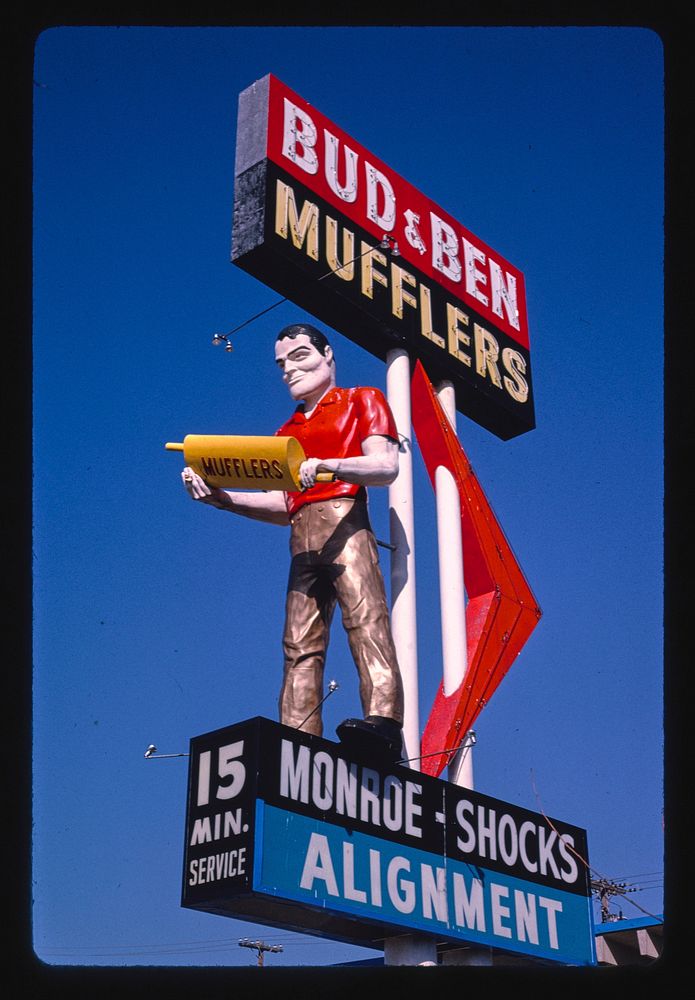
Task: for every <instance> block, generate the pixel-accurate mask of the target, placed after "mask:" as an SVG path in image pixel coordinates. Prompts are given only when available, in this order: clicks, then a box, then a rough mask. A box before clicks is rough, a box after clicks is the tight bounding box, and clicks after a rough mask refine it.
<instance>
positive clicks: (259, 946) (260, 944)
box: [239, 938, 282, 968]
mask: <svg viewBox="0 0 695 1000" xmlns="http://www.w3.org/2000/svg"><path fill="white" fill-rule="evenodd" d="M239 945H240V947H241V948H255V950H256V951H257V953H258V963H257V964H258V965H259V966H260V967H261V968H262V967H263V952H265V951H282V945H281V944H266V943H265V941H250V940H249V938H241V940H240V941H239Z"/></svg>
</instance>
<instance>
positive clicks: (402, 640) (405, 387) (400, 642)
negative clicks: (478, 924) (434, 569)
mask: <svg viewBox="0 0 695 1000" xmlns="http://www.w3.org/2000/svg"><path fill="white" fill-rule="evenodd" d="M386 393H387V396H388V401H389V406H390V407H391V410H392V412H393V416H394V419H395V421H396V429H397V430H398V436H399V441H400V457H399V471H398V477H397V479H396V480H395V481H394V482H393V483H392V484H391V486H389V522H390V529H391V545H392V546H393V548H392V549H391V630H392V632H393V641H394V644H395V647H396V653H397V655H398V665H399V667H400V672H401V677H402V678H403V700H404V718H403V742H404V756H405V757H408V758H413V757H414V758H417V757H418V755H419V754H420V752H421V751H420V714H419V698H418V672H417V614H416V612H417V607H416V600H415V518H414V511H413V452H412V425H411V416H410V358H409V356H408V352H407V351H405V350H403V349H401V348H395V349H394V350H392V351H389V353H388V356H387V358H386ZM412 766H413V767H414V768H416V769H417V770H419V769H420V761H419V760H417V759H416V760H413V761H412ZM384 964H385V965H436V964H437V945H436V942H435V939H434V938H432V937H429V936H426V935H420V934H406V935H402V936H398V937H393V938H387V939H386V940H385V941H384Z"/></svg>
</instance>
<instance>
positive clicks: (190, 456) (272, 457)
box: [164, 434, 335, 491]
mask: <svg viewBox="0 0 695 1000" xmlns="http://www.w3.org/2000/svg"><path fill="white" fill-rule="evenodd" d="M164 447H165V448H166V449H167V451H182V452H183V457H184V461H185V463H186V465H189V466H190V467H191V468H192V469H194V470H195V472H197V473H198V475H199V476H202V478H203V479H204V480H205V482H206V483H207V484H208V485H209V486H219V487H221V488H222V489H237V490H290V491H296V490H300V489H301V488H302V487H301V485H300V482H299V466H300V465H301V464H302V462H303V461H304V459H305V458H306V455H305V454H304V449H303V448H302V446H301V444H300V443H299V441H298V440H297V439H296V438H293V437H274V436H273V437H257V436H253V435H234V434H187V435H186V437H185V438H184V439H183V442H180V443H179V442H176V441H169V442H167V444H165V446H164ZM316 478H317V480H318V481H319V482H322V483H330V482H332V481H333V480H334V479H335V476H334V475H333V473H332V472H320V473H319V474H318V476H317V477H316Z"/></svg>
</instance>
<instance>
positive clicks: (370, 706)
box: [182, 324, 403, 760]
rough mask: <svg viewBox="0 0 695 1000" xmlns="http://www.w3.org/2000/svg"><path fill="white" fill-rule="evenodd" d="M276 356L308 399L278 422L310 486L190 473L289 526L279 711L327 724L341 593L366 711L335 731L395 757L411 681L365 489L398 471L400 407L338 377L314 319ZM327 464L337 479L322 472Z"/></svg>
mask: <svg viewBox="0 0 695 1000" xmlns="http://www.w3.org/2000/svg"><path fill="white" fill-rule="evenodd" d="M275 360H276V363H277V365H278V367H279V369H280V371H281V373H282V378H283V380H284V382H285V383H286V384H287V387H288V388H289V391H290V395H291V396H292V398H293V399H294V400H297V401H300V400H301V401H302V402H301V403H299V405H298V406H297V408H296V409H295V411H294V413H293V414H292V416H291V417H290V418H289V420H288V421H287V422H286V423H285V424H284V425H283V426H282V427H281V428H280V429H279V430H278V431H277V435H280V436H291V437H295V438H297V440H298V441H299V442H300V444H301V445H302V447H303V448H304V452H305V454H306V455H307V456H310V457H307V458H306V460H305V461H304V462H303V463H302V465H301V466H300V470H299V476H300V480H301V487H302V488H301V490H299V491H297V492H280V491H270V492H265V493H262V492H258V493H255V492H232V491H229V490H222V489H219V488H217V487H212V486H209V485H208V484H207V483H206V482H205V480H204V479H202V478H201V477H200V476H199V475H198V474H197V473H196V472H195V471H194V470H193V469H191V468H190V467H186V468H185V469H184V470H183V472H182V479H183V483H184V486H185V488H186V490H187V491H188V494H189V495H190V496H191V497H192V498H193V499H194V500H197V501H199V502H201V503H205V504H209V505H210V506H212V507H217V508H218V509H219V510H226V511H231V512H232V513H234V514H242V515H244V516H245V517H250V518H254V519H256V520H259V521H267V522H269V523H272V524H279V525H287V524H289V525H290V553H291V557H292V561H291V566H290V573H289V582H288V585H287V602H286V609H285V628H284V635H283V650H284V678H283V684H282V690H281V693H280V721H281V722H282V723H284V724H285V725H287V726H293V727H301V728H302V729H304V730H305V731H306V732H310V733H315V734H316V735H319V736H320V735H321V733H322V721H321V709H320V703H321V701H322V698H323V671H324V663H325V659H326V649H327V645H328V635H329V629H330V625H331V619H332V616H333V612H334V609H335V605H336V602H337V603H338V604H339V605H340V610H341V613H342V620H343V626H344V628H345V630H346V634H347V637H348V642H349V645H350V650H351V652H352V656H353V658H354V661H355V665H356V667H357V671H358V674H359V691H360V700H361V703H362V711H363V716H364V717H363V718H362V719H346V720H345V722H343V723H341V724H340V726H338V729H337V733H338V736H339V737H340V739H341V740H343V741H345V742H346V743H348V742H351V743H352V744H353V745H354V746H362V747H363V748H365V747H369V748H373V749H374V750H375V751H377V752H380V753H386V754H387V755H388V756H390V757H391V758H392V759H393V760H396V759H398V758H399V757H400V755H401V751H402V740H401V735H402V725H403V686H402V681H401V675H400V672H399V669H398V661H397V657H396V650H395V648H394V643H393V638H392V635H391V624H390V619H389V613H388V607H387V603H386V595H385V590H384V581H383V577H382V574H381V569H380V566H379V558H378V552H377V547H376V540H375V537H374V534H373V533H372V529H371V526H370V522H369V516H368V510H367V491H366V487H368V486H388V485H389V484H390V483H392V482H393V480H394V479H395V478H396V476H397V475H398V453H399V446H398V435H397V431H396V426H395V423H394V419H393V415H392V413H391V410H390V409H389V405H388V403H387V401H386V399H385V398H384V395H383V393H382V392H381V391H380V390H379V389H375V388H366V387H357V388H352V389H341V388H339V387H338V386H336V379H335V359H334V356H333V350H332V348H331V346H330V344H329V343H328V341H327V340H326V338H325V336H324V335H323V334H322V333H321V332H320V331H319V330H317V329H316V328H315V327H313V326H309V325H307V324H295V325H292V326H287V327H285V328H284V329H283V330H281V331H280V333H279V334H278V337H277V341H276V344H275ZM319 473H332V474H333V477H334V478H333V480H332V481H330V482H319V481H317V476H318V475H319ZM325 478H330V477H325V476H324V477H322V479H325Z"/></svg>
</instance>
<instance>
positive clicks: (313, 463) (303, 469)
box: [299, 458, 321, 490]
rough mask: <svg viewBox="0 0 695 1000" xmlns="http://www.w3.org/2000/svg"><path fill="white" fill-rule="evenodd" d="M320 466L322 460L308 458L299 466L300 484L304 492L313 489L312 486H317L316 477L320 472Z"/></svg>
mask: <svg viewBox="0 0 695 1000" xmlns="http://www.w3.org/2000/svg"><path fill="white" fill-rule="evenodd" d="M320 465H321V459H320V458H307V459H305V461H304V462H302V464H301V465H300V466H299V482H300V484H301V487H302V489H303V490H308V489H311V487H312V486H315V485H316V476H317V475H318V473H319V471H320V469H319V466H320Z"/></svg>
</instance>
